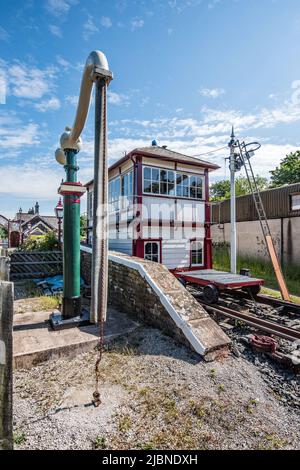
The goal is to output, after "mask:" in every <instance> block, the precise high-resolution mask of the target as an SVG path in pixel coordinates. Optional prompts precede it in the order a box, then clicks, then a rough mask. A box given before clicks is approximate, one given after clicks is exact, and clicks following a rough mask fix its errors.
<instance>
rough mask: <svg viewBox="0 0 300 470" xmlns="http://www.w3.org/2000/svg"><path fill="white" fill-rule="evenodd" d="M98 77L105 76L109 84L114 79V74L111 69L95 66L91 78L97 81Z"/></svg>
mask: <svg viewBox="0 0 300 470" xmlns="http://www.w3.org/2000/svg"><path fill="white" fill-rule="evenodd" d="M98 78H104V80H105V81H106V83H107V84H109V83H110V82H111V80H113V74H112V72H111V71H110V70H105V69H102V68H100V67H97V66H95V67H94V69H93V71H92V73H91V79H92V81H93V82H95V81H96V80H97V79H98Z"/></svg>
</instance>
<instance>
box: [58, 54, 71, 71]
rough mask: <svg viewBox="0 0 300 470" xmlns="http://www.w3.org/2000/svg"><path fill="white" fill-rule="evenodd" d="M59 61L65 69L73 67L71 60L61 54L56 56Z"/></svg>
mask: <svg viewBox="0 0 300 470" xmlns="http://www.w3.org/2000/svg"><path fill="white" fill-rule="evenodd" d="M56 60H57V63H58V64H59V65H61V66H62V67H64V68H65V69H69V68H70V67H71V64H70V62H68V61H67V60H66V59H64V58H63V57H62V56H61V55H57V56H56Z"/></svg>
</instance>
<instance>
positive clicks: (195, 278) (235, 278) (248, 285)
mask: <svg viewBox="0 0 300 470" xmlns="http://www.w3.org/2000/svg"><path fill="white" fill-rule="evenodd" d="M174 274H175V276H176V277H178V278H179V279H180V280H182V281H183V282H184V283H186V282H189V283H191V284H197V285H199V286H201V287H202V288H203V297H204V300H205V301H206V302H208V303H216V302H218V300H219V294H220V291H225V290H228V289H242V290H250V292H251V293H252V294H253V295H256V294H258V293H259V291H260V288H261V286H262V285H263V284H264V280H263V279H258V278H255V277H250V276H248V275H243V274H232V273H228V272H226V271H217V270H216V269H201V270H200V269H199V270H197V271H176V272H174Z"/></svg>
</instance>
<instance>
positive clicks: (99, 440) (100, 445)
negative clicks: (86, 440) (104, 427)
mask: <svg viewBox="0 0 300 470" xmlns="http://www.w3.org/2000/svg"><path fill="white" fill-rule="evenodd" d="M93 447H94V449H106V447H107V445H106V440H105V437H103V436H97V437H96V439H95V440H94V442H93Z"/></svg>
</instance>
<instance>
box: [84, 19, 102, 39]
mask: <svg viewBox="0 0 300 470" xmlns="http://www.w3.org/2000/svg"><path fill="white" fill-rule="evenodd" d="M98 31H99V28H98V27H97V26H96V25H95V23H94V20H93V17H92V16H90V15H89V17H88V19H87V20H86V22H85V23H84V24H83V33H82V36H83V39H84V40H85V41H88V40H89V38H90V37H91V36H93V34H95V33H97V32H98Z"/></svg>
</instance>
